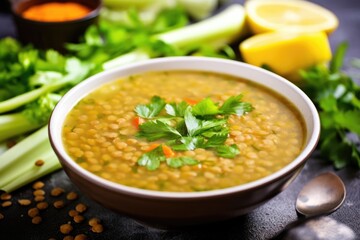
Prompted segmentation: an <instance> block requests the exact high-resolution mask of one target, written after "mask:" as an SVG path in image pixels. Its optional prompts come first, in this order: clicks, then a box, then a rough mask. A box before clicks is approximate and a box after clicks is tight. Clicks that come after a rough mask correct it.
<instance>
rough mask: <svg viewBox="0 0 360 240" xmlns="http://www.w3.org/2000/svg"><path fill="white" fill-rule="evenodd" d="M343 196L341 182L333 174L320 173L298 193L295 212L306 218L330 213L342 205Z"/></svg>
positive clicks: (343, 190)
mask: <svg viewBox="0 0 360 240" xmlns="http://www.w3.org/2000/svg"><path fill="white" fill-rule="evenodd" d="M345 196H346V189H345V185H344V183H343V182H342V180H341V179H340V178H339V177H338V176H337V175H335V174H334V173H331V172H326V173H322V174H320V175H319V176H317V177H315V178H314V179H312V180H311V181H310V182H308V183H307V184H306V185H305V186H304V187H303V189H302V190H301V191H300V193H299V195H298V197H297V200H296V210H297V211H298V212H299V213H300V214H302V215H304V216H306V217H310V216H316V215H320V214H326V213H330V212H333V211H335V210H336V209H338V208H339V207H340V206H341V205H342V203H343V202H344V200H345Z"/></svg>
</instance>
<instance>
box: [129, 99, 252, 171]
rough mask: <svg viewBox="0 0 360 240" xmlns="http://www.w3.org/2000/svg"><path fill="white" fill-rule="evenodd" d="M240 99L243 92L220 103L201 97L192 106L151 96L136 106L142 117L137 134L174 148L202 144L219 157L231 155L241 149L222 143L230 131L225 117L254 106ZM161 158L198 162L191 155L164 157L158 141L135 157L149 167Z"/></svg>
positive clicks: (175, 162)
mask: <svg viewBox="0 0 360 240" xmlns="http://www.w3.org/2000/svg"><path fill="white" fill-rule="evenodd" d="M241 99H242V95H237V96H231V97H229V98H228V99H227V100H226V101H225V102H224V103H223V104H222V105H220V104H219V103H216V102H214V101H213V100H212V99H210V98H204V99H203V100H201V101H200V102H198V103H197V104H195V105H193V106H191V105H190V104H188V103H187V102H185V101H182V102H180V103H175V102H171V103H166V101H165V100H164V99H163V98H161V97H159V96H153V97H152V98H151V100H150V103H148V104H139V105H137V106H136V107H135V112H136V114H137V115H138V117H141V118H142V119H143V120H144V122H143V123H142V124H140V125H139V132H138V134H137V137H140V138H145V139H146V140H148V141H156V140H160V139H161V140H164V141H165V144H166V145H167V146H170V147H171V148H172V149H173V150H175V151H187V150H190V151H191V150H194V149H196V148H203V149H210V150H214V151H215V152H216V154H217V155H218V156H220V157H224V158H234V157H235V156H236V155H238V154H239V153H240V151H239V149H238V147H237V146H236V144H233V145H231V146H229V145H226V144H225V142H226V140H227V138H228V135H229V131H230V129H229V125H228V118H229V116H230V115H238V116H241V115H244V114H245V113H248V112H250V111H252V110H253V107H252V105H251V104H250V103H247V102H242V101H241ZM161 162H165V163H166V164H167V165H168V166H170V167H174V168H178V167H181V166H184V165H195V164H198V163H199V162H198V161H197V160H195V159H193V158H190V157H178V158H166V156H165V155H164V153H163V151H162V147H161V145H160V146H158V147H157V148H155V149H153V150H151V151H149V152H147V153H145V154H143V155H142V156H140V158H139V160H138V164H139V165H140V166H145V167H146V168H147V169H148V170H155V169H157V168H158V167H159V166H160V163H161Z"/></svg>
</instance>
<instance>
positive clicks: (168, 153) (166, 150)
mask: <svg viewBox="0 0 360 240" xmlns="http://www.w3.org/2000/svg"><path fill="white" fill-rule="evenodd" d="M158 146H160V144H159V143H152V144H150V146H149V147H148V148H147V149H146V150H145V151H146V152H150V151H152V150H154V149H155V148H157V147H158ZM161 147H162V150H163V153H164V155H165V157H167V158H170V157H173V156H174V155H175V152H174V151H173V150H172V149H171V148H170V147H169V146H166V145H165V144H161Z"/></svg>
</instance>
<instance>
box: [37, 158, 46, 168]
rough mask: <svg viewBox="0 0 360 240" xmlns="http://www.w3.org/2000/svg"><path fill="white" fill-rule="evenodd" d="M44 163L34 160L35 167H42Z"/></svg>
mask: <svg viewBox="0 0 360 240" xmlns="http://www.w3.org/2000/svg"><path fill="white" fill-rule="evenodd" d="M44 163H45V162H44V160H41V159H39V160H36V162H35V166H37V167H41V166H42V165H44Z"/></svg>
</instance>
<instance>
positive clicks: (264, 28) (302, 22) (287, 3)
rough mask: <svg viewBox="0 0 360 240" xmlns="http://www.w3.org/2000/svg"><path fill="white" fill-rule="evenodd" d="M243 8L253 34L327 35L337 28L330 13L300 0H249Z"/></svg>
mask: <svg viewBox="0 0 360 240" xmlns="http://www.w3.org/2000/svg"><path fill="white" fill-rule="evenodd" d="M245 9H246V12H247V18H248V23H249V26H250V29H251V30H252V31H253V32H254V33H263V32H269V31H288V32H320V31H323V32H326V33H328V34H329V33H331V32H332V31H334V30H335V29H336V28H337V26H338V25H339V21H338V19H337V17H336V16H335V15H334V14H333V13H332V12H331V11H329V10H327V9H326V8H324V7H322V6H320V5H317V4H315V3H312V2H308V1H303V0H249V1H247V2H246V3H245Z"/></svg>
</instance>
